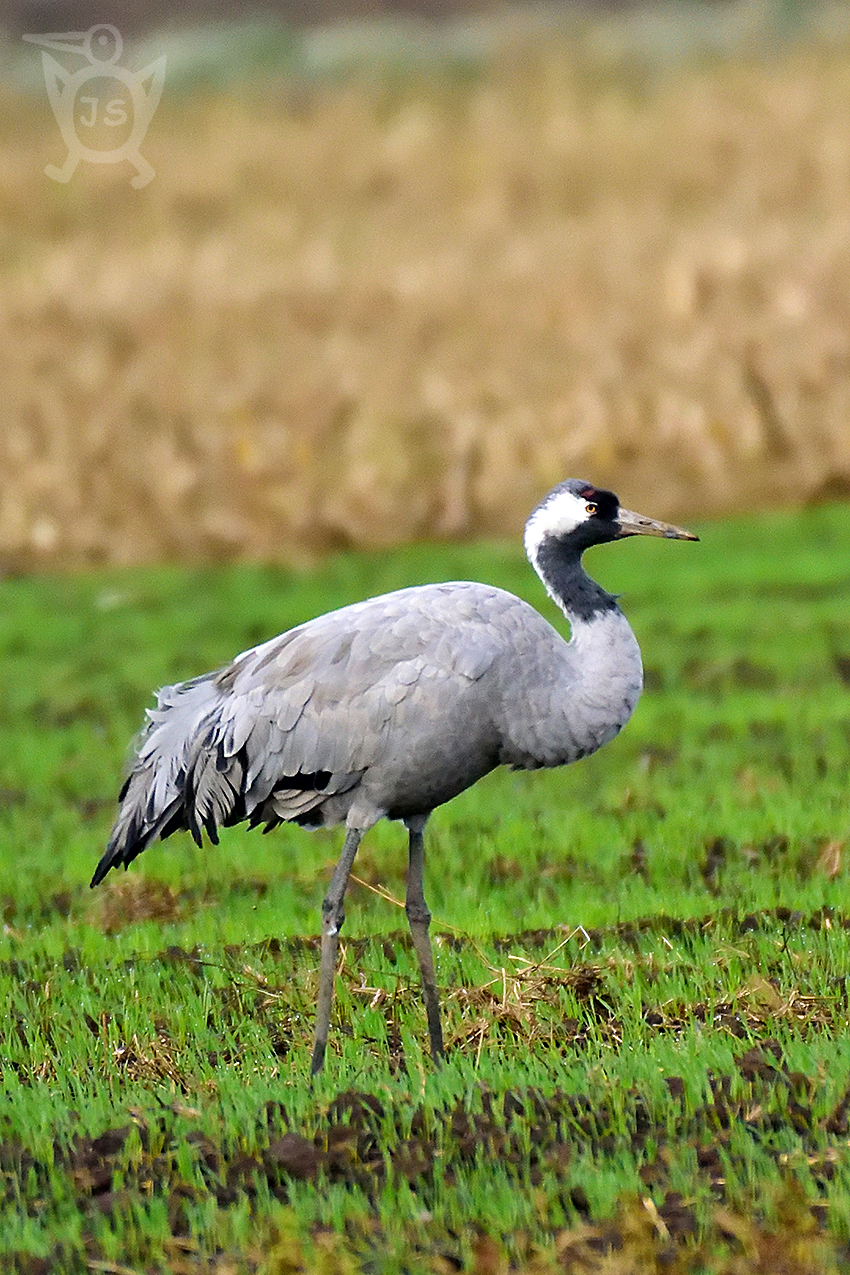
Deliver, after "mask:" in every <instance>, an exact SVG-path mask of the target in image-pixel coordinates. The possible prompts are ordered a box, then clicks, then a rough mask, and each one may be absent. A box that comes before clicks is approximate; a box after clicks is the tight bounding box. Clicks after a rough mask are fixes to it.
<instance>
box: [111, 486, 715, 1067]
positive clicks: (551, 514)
mask: <svg viewBox="0 0 850 1275" xmlns="http://www.w3.org/2000/svg"><path fill="white" fill-rule="evenodd" d="M641 535H642V536H665V537H668V538H670V539H674V540H696V539H697V537H696V536H694V535H691V533H690V532H688V531H684V530H682V528H681V527H674V526H671V525H670V524H669V523H665V522H656V521H654V520H653V519H651V518H644V517H642V516H641V515H640V514H635V513H632V512H631V511H630V510H628V509H623V508H621V506H620V503H619V501H618V499H617V497H616V496H615V495H614V494H613V492H610V491H604V490H600V489H598V488H596V487H593V486H591V484H590V483H586V482H581V481H579V480H576V479H569V480H567V481H566V482H563V483H560V484H559V485H558V486H557V487H555V488H553V490H552V491H550V492H549V494H548V495H547V496H546V497H545V498H544V499H543V500H542V501H541V502H540V504H539V505H538V506H537V507H536V509H534V511H533V512H532V514H531V516H530V517H529V519H528V522H527V523H526V527H525V549H526V553H527V554H528V557H529V560H530V562H531V565H532V566H533V567H534V569H535V571H536V572H537V574H538V575H539V576H540V578H541V580H542V581H543V584H544V585H545V587H546V590H547V592H548V593H549V594H550V596H551V597H552V599H553V600H554V601H555V602H556V603H557V605H558V606H559V607H560V608H561V610H562V611H563V612H564V614H565V616H566V617H567V619H568V620H569V622H570V627H571V630H572V634H571V638H570V640H569V641H565V639H564V638H563V637H562V636H561V635H560V634H559V633H558V632H557V630H556V629H554V628H553V627H552V625H550V624H549V623H548V621H546V620H545V619H544V618H543V617H542V616H541V615H539V614H538V612H537V611H535V610H534V608H533V607H531V606H529V605H528V603H526V602H523V601H521V600H520V599H519V598H517V597H514V595H513V594H511V593H506V592H505V591H504V590H503V589H496V588H493V587H492V586H491V585H486V584H476V583H468V582H454V583H449V584H426V585H419V586H415V587H413V588H408V589H400V590H399V591H397V592H395V593H387V594H384V595H382V596H381V597H377V598H370V599H369V600H368V601H365V602H356V603H354V604H353V605H351V606H346V607H343V608H342V609H341V610H338V611H331V612H329V613H328V614H327V615H321V616H318V617H317V618H316V619H314V620H308V621H307V622H306V623H305V624H299V625H298V626H297V627H296V628H294V629H290V630H289V632H287V633H283V634H282V635H281V636H280V637H276V638H272V639H271V641H269V642H264V643H263V644H262V645H260V646H256V647H253V648H252V649H251V650H249V651H245V652H243V653H242V654H241V655H237V657H236V658H235V659H234V660H233V661H232V663H230V664H228V665H226V666H225V667H224V668H222V669H219V670H217V671H216V672H213V673H207V674H205V675H203V676H202V677H196V678H193V679H192V680H191V681H188V682H181V683H179V684H178V685H176V686H167V687H165V688H164V689H163V690H161V691H160V692H159V695H158V700H157V707H156V708H155V709H150V710H148V713H147V720H146V724H145V728H144V730H143V733H142V736H141V739H140V742H139V746H138V751H137V754H136V757H135V760H134V762H133V764H132V767H131V769H130V773H129V775H128V777H127V780H126V782H125V784H124V787H123V788H122V790H121V793H120V798H119V800H120V809H119V813H118V817H117V819H116V821H115V826H114V828H113V830H112V835H111V836H110V839H109V844H108V845H107V848H106V851H105V853H104V855H103V857H102V859H101V860H100V862H99V864H98V865H97V868H96V870H95V873H94V876H93V878H92V882H91V883H92V885H93V886H95V885H97V884H98V882H100V881H102V880H103V878H104V877H105V876H106V874H107V872H108V871H109V870H110V868H114V867H116V866H118V865H119V864H123V865H124V866H125V867H127V865H128V864H129V863H130V862H131V861H132V860H133V859H135V858H136V856H137V855H138V854H141V852H142V851H143V850H144V849H145V848H146V847H147V846H149V845H150V843H151V842H152V841H154V840H156V838H158V837H160V838H165V837H167V836H170V834H171V833H172V832H175V831H177V830H178V829H188V830H189V832H190V833H191V834H192V836H193V837H194V839H195V841H196V842H197V843H198V845H201V839H202V831H203V830H206V832H207V834H208V835H209V837H210V839H211V841H212V842H213V843H217V842H218V830H219V829H220V828H222V827H226V826H228V825H230V824H235V823H239V822H241V821H242V820H246V819H247V820H248V822H249V823H250V825H251V826H252V827H254V826H256V825H258V824H262V825H264V830H265V831H268V830H269V829H270V828H273V827H274V826H275V825H277V824H279V823H281V822H283V821H290V822H293V823H298V824H302V825H303V826H305V827H312V828H316V827H328V826H331V825H334V824H344V825H345V828H346V834H345V843H344V845H343V849H342V854H341V856H340V859H339V862H338V863H337V865H336V868H335V870H334V873H333V875H332V877H331V882H330V885H329V887H328V891H327V894H326V896H325V899H324V902H323V904H322V952H321V966H320V974H319V997H318V1005H317V1009H316V1028H315V1040H314V1047H313V1056H312V1073H313V1074H315V1073H316V1072H318V1071H319V1070H320V1069H321V1067H322V1065H323V1063H324V1057H325V1050H326V1047H327V1038H328V1026H329V1022H330V1013H331V1005H332V1001H333V985H334V974H335V968H336V959H337V947H338V942H339V932H340V929H341V927H342V923H343V921H344V919H345V913H344V910H343V902H344V898H345V891H346V887H347V885H348V878H349V874H350V872H351V868H352V864H353V862H354V856H355V854H356V852H357V847H358V845H359V843H360V839H361V837H362V836H363V834H364V833H365V832H366V831H368V829H369V828H371V827H372V825H373V824H375V823H376V822H377V821H378V820H379V819H382V818H388V819H400V820H401V821H402V822H403V823H404V824H405V826H406V828H407V830H408V835H409V862H408V873H407V897H406V903H405V909H406V912H407V919H408V922H409V925H410V932H411V935H412V938H413V944H414V948H415V950H416V955H417V958H418V961H419V969H420V973H421V976H422V988H423V998H424V1002H425V1009H426V1014H427V1019H428V1033H429V1037H430V1045H431V1054H432V1056H433V1058H434V1060H435V1061H436V1062H439V1060H440V1058H441V1057H442V1054H443V1036H442V1028H441V1025H440V1005H439V998H438V994H437V983H436V977H435V973H434V960H433V956H432V953H431V944H430V939H429V935H428V929H429V924H430V921H431V915H430V913H429V911H428V907H427V904H426V902H425V895H424V890H423V872H424V845H423V832H424V829H425V824H426V823H427V821H428V817H429V815H430V814H431V812H432V810H434V808H435V807H436V806H440V805H442V804H443V802H446V801H449V800H451V798H452V797H456V796H457V795H458V793H460V792H463V791H464V789H466V788H469V787H470V786H471V785H472V784H474V783H476V782H477V780H479V779H481V778H482V777H483V776H484V775H486V774H488V773H489V771H491V770H493V769H494V768H495V767H496V766H500V765H507V766H512V767H514V768H520V769H529V770H531V769H536V768H538V767H541V766H563V765H566V764H567V763H569V762H573V761H577V760H578V759H579V758H581V757H586V756H587V755H588V754H589V753H592V752H595V751H596V749H597V748H600V747H601V746H602V745H603V744H605V743H607V742H608V740H610V739H613V737H614V736H615V735H616V734H617V732H618V731H619V730H620V729H621V728H622V727H623V726H624V725H625V723H626V722H627V721H628V719H629V717H630V716H631V714H632V712H633V710H634V707H635V704H636V703H637V700H638V696H639V695H640V691H641V686H642V681H643V670H642V666H641V658H640V650H639V648H638V644H637V641H636V639H635V636H634V634H633V632H632V630H631V628H630V626H629V623H628V621H627V620H626V617H625V616H624V615H623V613H622V611H621V610H620V608H619V607H618V606H617V602H616V600H615V599H614V598H613V597H612V596H611V594H609V593H606V592H605V590H604V589H603V588H601V586H600V585H598V584H596V582H595V581H594V580H591V578H590V577H589V576H588V575H587V574H586V573H585V571H584V569H583V567H582V563H581V557H582V554H583V553H584V551H585V549H588V548H590V546H592V545H596V544H603V543H604V542H606V541H609V540H621V539H623V538H624V537H626V536H641Z"/></svg>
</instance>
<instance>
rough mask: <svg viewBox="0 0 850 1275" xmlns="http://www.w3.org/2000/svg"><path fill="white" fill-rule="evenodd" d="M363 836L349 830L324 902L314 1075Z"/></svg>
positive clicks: (318, 1068)
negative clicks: (351, 878) (347, 898)
mask: <svg viewBox="0 0 850 1275" xmlns="http://www.w3.org/2000/svg"><path fill="white" fill-rule="evenodd" d="M362 835H363V834H362V832H361V831H360V829H359V828H349V829H348V832H347V833H346V835H345V845H344V846H343V847H342V854H341V855H340V856H339V863H338V864H337V865H336V867H335V868H334V873H333V876H332V877H331V883H330V885H329V886H328V892H327V894H326V895H325V899H324V902H323V904H322V963H321V967H320V970H319V1001H318V1004H317V1005H316V1035H315V1037H314V1041H313V1061H312V1063H311V1064H310V1075H311V1076H315V1075H316V1072H318V1071H321V1070H322V1066H323V1064H324V1061H325V1050H326V1048H327V1045H328V1026H329V1025H330V1021H331V1005H332V1004H333V998H334V976H335V974H336V954H337V948H338V947H339V932H340V930H341V929H342V923H343V921H344V920H345V908H344V907H343V903H344V900H345V891H346V888H347V886H348V877H349V874H350V872H351V865H352V864H353V863H354V856H355V855H356V854H357V847H358V846H359V845H360V838H361V836H362Z"/></svg>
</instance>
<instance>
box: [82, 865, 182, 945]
mask: <svg viewBox="0 0 850 1275" xmlns="http://www.w3.org/2000/svg"><path fill="white" fill-rule="evenodd" d="M96 903H97V923H98V924H99V926H100V928H101V929H102V930H103V932H104V934H117V933H118V931H119V930H123V929H124V927H125V926H127V925H133V924H134V923H135V922H137V921H176V920H177V919H178V918H179V917H180V915H181V913H182V909H181V905H180V900H179V898H178V896H177V895H176V894H175V892H174V891H173V890H172V889H171V886H169V885H164V884H163V883H162V882H161V881H153V880H149V879H147V878H146V877H143V876H140V875H138V874H136V875H133V876H127V877H123V878H119V879H118V880H115V881H110V882H109V883H108V885H106V886H105V888H104V889H103V890H102V891H101V892H100V894H99V895H98V898H97V901H96Z"/></svg>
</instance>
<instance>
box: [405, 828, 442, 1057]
mask: <svg viewBox="0 0 850 1275" xmlns="http://www.w3.org/2000/svg"><path fill="white" fill-rule="evenodd" d="M407 826H408V831H409V833H410V858H409V862H408V867H407V899H406V901H405V905H404V910H405V912H406V913H407V922H408V924H409V926H410V933H411V935H412V937H413V946H414V947H415V948H416V955H417V957H418V960H419V971H420V973H421V975H422V994H423V997H424V1000H425V1013H426V1014H427V1016H428V1037H429V1039H430V1042H431V1057H432V1058H433V1059H434V1062H435V1063H437V1064H438V1065H439V1063H440V1061H441V1059H442V1057H443V1029H442V1026H441V1025H440V998H439V996H438V994H437V979H436V975H435V974H434V957H433V954H432V952H431V940H430V939H429V937H428V927H429V925H430V924H431V913H430V912H429V911H428V904H427V903H426V902H425V888H424V882H423V876H424V872H425V841H424V838H423V835H422V832H423V829H424V827H425V823H424V820H423V821H421V822H420V821H419V820H416V821H415V822H414V821H413V820H411V821H410V823H408V825H407Z"/></svg>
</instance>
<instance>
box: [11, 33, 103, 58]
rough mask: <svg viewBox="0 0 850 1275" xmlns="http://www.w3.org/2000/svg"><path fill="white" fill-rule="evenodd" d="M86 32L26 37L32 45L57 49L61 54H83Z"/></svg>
mask: <svg viewBox="0 0 850 1275" xmlns="http://www.w3.org/2000/svg"><path fill="white" fill-rule="evenodd" d="M87 34H88V33H87V32H86V31H65V32H61V33H60V32H56V33H54V34H53V35H25V36H24V37H23V38H24V39H25V40H29V42H30V44H41V45H43V46H44V47H45V48H47V49H56V50H57V51H58V52H60V53H83V52H84V51H85V50H84V48H83V47H82V46H83V45H84V43H85V39H86V35H87Z"/></svg>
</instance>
